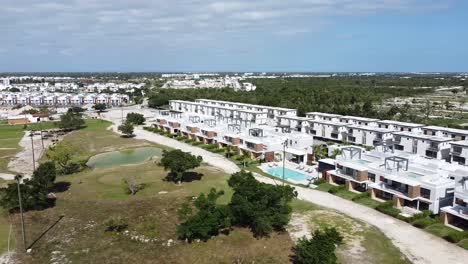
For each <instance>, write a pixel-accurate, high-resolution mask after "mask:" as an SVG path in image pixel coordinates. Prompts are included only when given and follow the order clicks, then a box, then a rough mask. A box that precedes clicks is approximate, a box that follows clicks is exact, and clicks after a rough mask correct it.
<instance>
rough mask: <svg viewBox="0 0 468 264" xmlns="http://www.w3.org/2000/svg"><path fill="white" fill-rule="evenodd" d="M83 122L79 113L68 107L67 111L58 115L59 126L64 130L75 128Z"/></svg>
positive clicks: (79, 126)
mask: <svg viewBox="0 0 468 264" xmlns="http://www.w3.org/2000/svg"><path fill="white" fill-rule="evenodd" d="M84 124H85V122H84V120H83V118H82V116H81V113H77V112H73V110H72V109H71V108H70V109H68V111H67V113H65V114H63V115H61V116H60V122H59V127H60V128H61V129H65V130H75V129H79V128H81V127H83V126H84Z"/></svg>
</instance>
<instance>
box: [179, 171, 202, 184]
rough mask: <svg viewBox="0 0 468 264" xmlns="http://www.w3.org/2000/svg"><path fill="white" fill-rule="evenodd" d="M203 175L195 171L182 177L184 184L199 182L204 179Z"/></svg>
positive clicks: (188, 172)
mask: <svg viewBox="0 0 468 264" xmlns="http://www.w3.org/2000/svg"><path fill="white" fill-rule="evenodd" d="M203 176H204V175H203V173H198V172H195V171H187V172H185V173H184V174H183V175H182V182H192V181H199V180H201V179H202V177H203Z"/></svg>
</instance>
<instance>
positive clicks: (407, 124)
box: [377, 120, 424, 127]
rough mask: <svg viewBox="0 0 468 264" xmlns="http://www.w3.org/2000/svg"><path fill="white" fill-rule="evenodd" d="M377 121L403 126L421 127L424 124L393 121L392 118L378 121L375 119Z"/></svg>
mask: <svg viewBox="0 0 468 264" xmlns="http://www.w3.org/2000/svg"><path fill="white" fill-rule="evenodd" d="M377 123H378V124H388V125H398V126H404V127H423V126H424V125H422V124H416V123H408V122H400V121H394V120H380V121H377Z"/></svg>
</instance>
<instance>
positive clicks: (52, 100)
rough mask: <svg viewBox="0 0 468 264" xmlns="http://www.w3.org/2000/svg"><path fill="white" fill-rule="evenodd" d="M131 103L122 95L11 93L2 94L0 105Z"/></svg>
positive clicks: (115, 104)
mask: <svg viewBox="0 0 468 264" xmlns="http://www.w3.org/2000/svg"><path fill="white" fill-rule="evenodd" d="M128 101H129V97H128V95H122V94H64V93H11V92H0V105H2V106H15V105H31V106H69V105H86V104H97V103H102V104H107V105H112V106H118V105H122V104H126V103H128Z"/></svg>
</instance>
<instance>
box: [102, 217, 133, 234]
mask: <svg viewBox="0 0 468 264" xmlns="http://www.w3.org/2000/svg"><path fill="white" fill-rule="evenodd" d="M104 226H105V231H106V232H122V231H124V230H125V229H127V227H128V223H127V220H125V219H123V218H121V217H120V216H118V217H113V218H111V219H108V220H107V221H106V222H105V223H104Z"/></svg>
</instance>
